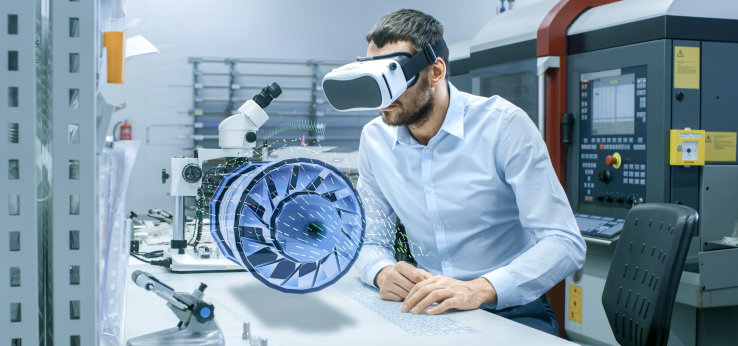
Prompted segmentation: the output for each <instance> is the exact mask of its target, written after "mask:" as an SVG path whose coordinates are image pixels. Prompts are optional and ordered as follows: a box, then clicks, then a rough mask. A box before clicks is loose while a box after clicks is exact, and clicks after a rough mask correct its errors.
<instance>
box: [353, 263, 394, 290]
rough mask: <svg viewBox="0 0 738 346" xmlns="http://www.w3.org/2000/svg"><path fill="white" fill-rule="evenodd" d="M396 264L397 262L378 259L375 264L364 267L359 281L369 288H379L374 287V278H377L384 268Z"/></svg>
mask: <svg viewBox="0 0 738 346" xmlns="http://www.w3.org/2000/svg"><path fill="white" fill-rule="evenodd" d="M396 263H397V261H395V260H392V259H388V258H380V259H378V260H376V261H375V262H373V263H371V264H369V265H367V266H366V267H364V270H363V272H362V273H361V281H363V282H364V283H365V284H367V285H369V286H372V287H375V288H379V287H377V286H375V285H374V278H375V277H377V274H379V271H380V270H382V269H383V268H384V267H389V266H393V265H395V264H396Z"/></svg>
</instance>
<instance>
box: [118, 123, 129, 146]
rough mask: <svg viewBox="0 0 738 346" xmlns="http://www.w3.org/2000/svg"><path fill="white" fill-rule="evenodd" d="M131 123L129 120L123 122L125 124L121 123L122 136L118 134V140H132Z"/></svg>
mask: <svg viewBox="0 0 738 346" xmlns="http://www.w3.org/2000/svg"><path fill="white" fill-rule="evenodd" d="M131 131H132V128H131V124H129V123H128V120H126V121H124V122H123V125H120V136H118V140H121V141H130V140H131Z"/></svg>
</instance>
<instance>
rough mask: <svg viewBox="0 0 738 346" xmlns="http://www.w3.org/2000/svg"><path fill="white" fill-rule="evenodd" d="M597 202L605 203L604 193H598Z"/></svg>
mask: <svg viewBox="0 0 738 346" xmlns="http://www.w3.org/2000/svg"><path fill="white" fill-rule="evenodd" d="M597 200H598V201H600V202H602V201H604V200H605V194H604V193H602V192H600V193H598V194H597Z"/></svg>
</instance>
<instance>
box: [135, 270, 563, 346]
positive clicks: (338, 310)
mask: <svg viewBox="0 0 738 346" xmlns="http://www.w3.org/2000/svg"><path fill="white" fill-rule="evenodd" d="M137 269H138V270H143V271H146V272H149V273H151V274H153V275H154V276H156V277H157V278H159V279H160V280H162V281H164V282H165V283H167V284H169V285H170V286H172V287H173V288H174V289H175V290H176V291H184V292H192V291H193V290H194V289H195V288H197V286H198V285H199V283H200V282H204V283H206V284H207V285H208V288H207V289H206V290H205V301H207V302H210V303H212V304H213V305H214V306H215V319H216V320H217V321H218V324H219V325H220V327H221V329H222V330H223V333H224V335H225V338H226V342H227V344H228V345H248V343H247V341H245V340H242V339H241V333H242V330H243V323H244V322H250V323H251V333H252V335H254V336H256V337H265V338H267V340H268V344H269V345H270V346H275V345H349V346H360V345H464V346H472V345H492V344H494V345H515V346H523V345H574V344H572V343H570V342H568V341H566V340H563V339H560V338H558V337H554V336H551V335H549V334H546V333H543V332H540V331H538V330H536V329H533V328H530V327H527V326H525V325H522V324H519V323H516V322H512V321H510V320H507V319H505V318H502V317H499V316H497V315H494V314H492V313H489V312H486V311H483V310H474V311H463V312H450V313H446V314H442V315H439V316H414V315H411V314H408V315H407V316H402V317H401V318H403V319H405V318H407V319H413V318H417V319H418V321H414V320H413V321H411V322H420V323H427V322H428V321H430V320H428V318H430V317H440V318H444V319H445V320H443V321H447V320H448V319H452V320H454V321H456V322H457V323H458V325H465V326H466V327H469V328H471V329H472V330H474V331H475V332H472V333H467V334H455V335H448V334H447V335H431V336H416V335H412V334H411V333H409V332H408V331H406V330H404V329H402V328H401V327H399V326H398V325H397V324H393V323H392V322H390V320H388V319H386V318H385V317H383V316H381V315H380V314H379V313H377V312H375V311H374V310H372V309H370V308H369V307H368V305H366V303H367V302H368V304H369V305H371V304H374V303H376V304H388V303H390V302H383V301H381V299H380V298H379V293H377V291H376V290H375V289H373V288H370V287H368V286H365V285H362V284H360V283H359V281H358V280H359V279H358V275H357V274H356V272H355V271H354V270H353V269H352V270H351V271H350V272H349V273H347V274H346V276H345V277H343V278H342V279H341V280H340V281H339V282H338V283H337V284H336V285H334V286H331V287H328V288H325V289H323V290H322V291H320V292H316V293H310V294H286V293H282V292H279V291H276V290H273V289H270V288H269V287H267V286H265V285H263V284H262V283H261V282H259V281H258V280H256V279H255V278H254V277H253V276H251V274H250V273H245V272H230V273H196V274H192V273H190V274H175V273H170V272H167V271H166V270H165V269H163V268H160V267H153V266H149V265H145V264H143V263H141V262H137V261H136V262H135V264H134V262H132V264H131V265H129V266H128V276H129V277H130V274H131V273H132V272H133V271H134V270H137ZM352 289H353V292H354V293H356V292H362V294H361V296H362V297H364V299H367V300H365V304H362V303H360V302H359V301H357V300H356V299H354V298H352V297H350V296H349V293H345V292H348V291H351V290H352ZM361 290H366V291H365V292H364V291H361ZM372 299H376V301H372ZM165 304H166V303H165V301H164V300H163V299H161V298H159V297H157V296H156V295H155V294H153V293H151V292H147V291H145V290H144V289H142V288H140V287H138V286H136V285H135V284H134V283H133V281H131V280H130V279H129V280H128V294H127V301H126V325H125V330H126V332H125V335H126V339H129V338H132V337H136V336H140V335H143V334H148V333H151V332H155V331H159V330H162V329H166V328H171V327H174V326H175V325H176V323H177V322H178V320H177V319H176V318H175V317H174V314H173V313H172V312H171V311H170V310H169V309H168V308H167V307H166V306H165ZM390 304H395V305H396V308H397V311H399V309H400V303H394V302H392V303H390ZM390 310H391V309H390ZM392 314H394V312H392ZM393 316H395V317H397V316H396V315H393ZM405 322H407V321H405Z"/></svg>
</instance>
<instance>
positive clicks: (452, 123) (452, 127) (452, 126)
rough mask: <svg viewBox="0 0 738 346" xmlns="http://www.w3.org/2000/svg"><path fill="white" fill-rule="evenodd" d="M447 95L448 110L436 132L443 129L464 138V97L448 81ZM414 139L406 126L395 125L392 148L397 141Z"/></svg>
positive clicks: (410, 141)
mask: <svg viewBox="0 0 738 346" xmlns="http://www.w3.org/2000/svg"><path fill="white" fill-rule="evenodd" d="M448 97H449V101H448V110H447V111H446V117H445V118H444V119H443V124H442V125H441V129H440V130H439V131H438V132H441V131H444V132H446V133H448V134H450V135H453V136H455V137H458V138H459V139H464V99H463V98H462V97H461V94H460V92H459V90H458V89H456V87H455V86H454V85H453V84H451V82H449V83H448ZM436 136H437V134H436ZM414 141H415V140H414V139H413V136H412V135H411V134H410V130H409V129H408V128H407V126H396V127H395V140H394V142H393V144H392V150H394V149H395V146H397V143H404V144H410V143H413V142H414Z"/></svg>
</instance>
